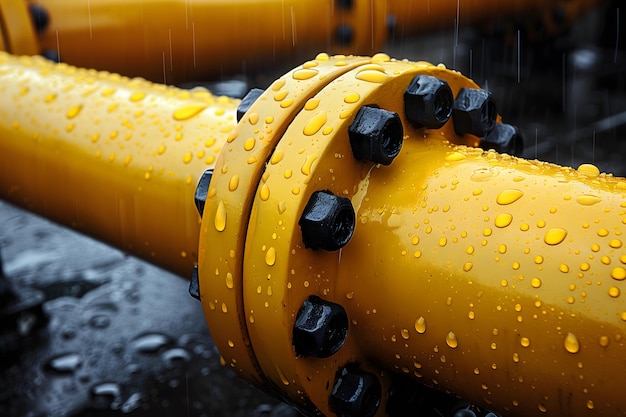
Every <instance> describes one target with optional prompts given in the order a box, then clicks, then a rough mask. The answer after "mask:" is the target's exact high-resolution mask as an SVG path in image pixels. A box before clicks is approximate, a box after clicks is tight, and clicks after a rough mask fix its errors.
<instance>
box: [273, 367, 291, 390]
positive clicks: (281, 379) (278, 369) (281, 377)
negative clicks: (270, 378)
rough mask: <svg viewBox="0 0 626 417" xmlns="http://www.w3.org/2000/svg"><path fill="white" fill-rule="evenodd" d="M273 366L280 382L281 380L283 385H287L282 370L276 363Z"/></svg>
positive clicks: (287, 380)
mask: <svg viewBox="0 0 626 417" xmlns="http://www.w3.org/2000/svg"><path fill="white" fill-rule="evenodd" d="M275 367H276V372H277V373H278V376H279V378H280V382H282V383H283V385H285V386H287V385H289V379H287V377H286V376H285V374H284V373H283V371H282V370H281V369H280V368H279V367H278V365H275Z"/></svg>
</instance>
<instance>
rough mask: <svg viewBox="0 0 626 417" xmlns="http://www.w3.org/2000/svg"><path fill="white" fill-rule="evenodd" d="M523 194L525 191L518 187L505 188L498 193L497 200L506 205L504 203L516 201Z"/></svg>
mask: <svg viewBox="0 0 626 417" xmlns="http://www.w3.org/2000/svg"><path fill="white" fill-rule="evenodd" d="M523 195H524V193H523V192H522V191H520V190H516V189H512V190H504V191H501V192H500V194H498V197H497V198H496V202H497V203H498V204H500V205H503V206H504V205H507V204H511V203H514V202H516V201H517V200H519V199H520V198H522V196H523Z"/></svg>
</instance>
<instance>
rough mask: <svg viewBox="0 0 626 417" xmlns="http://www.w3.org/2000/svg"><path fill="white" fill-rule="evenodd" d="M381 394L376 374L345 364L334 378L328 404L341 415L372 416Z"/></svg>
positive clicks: (353, 416) (352, 416)
mask: <svg viewBox="0 0 626 417" xmlns="http://www.w3.org/2000/svg"><path fill="white" fill-rule="evenodd" d="M381 395H382V394H381V387H380V382H379V381H378V378H376V375H374V374H371V373H369V372H365V371H362V370H360V369H358V368H356V367H354V366H347V367H345V368H344V369H343V370H342V371H341V374H340V375H339V376H338V377H337V379H336V380H335V385H334V386H333V391H332V393H331V396H330V404H331V407H332V408H333V411H335V412H336V414H337V415H339V416H341V417H373V416H374V415H375V414H376V411H378V407H379V406H380V399H381Z"/></svg>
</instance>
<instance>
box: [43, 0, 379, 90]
mask: <svg viewBox="0 0 626 417" xmlns="http://www.w3.org/2000/svg"><path fill="white" fill-rule="evenodd" d="M38 3H40V4H41V5H42V7H43V8H45V9H46V10H47V11H48V12H49V14H50V16H51V21H50V25H49V28H48V29H47V30H46V31H45V32H44V33H43V34H42V35H41V37H40V46H41V48H42V49H51V50H54V51H56V50H57V49H58V51H59V54H60V57H61V60H62V61H64V62H68V63H71V64H73V65H79V66H83V67H88V68H96V69H101V70H108V71H113V72H119V73H122V74H125V75H129V76H142V77H145V78H148V79H151V80H153V81H157V82H166V83H176V82H181V81H190V80H192V81H193V80H206V79H207V78H208V77H219V76H221V75H223V74H224V73H225V72H233V71H236V72H242V73H246V71H248V70H250V69H253V68H257V69H258V68H263V67H267V66H272V65H276V62H277V61H281V60H285V59H290V60H294V59H297V60H298V61H296V62H299V61H301V60H303V59H305V58H306V56H308V54H310V53H311V52H312V51H317V50H319V49H326V50H333V51H334V52H335V53H338V52H341V51H342V50H349V52H350V53H361V54H365V53H367V54H372V53H374V52H376V51H377V50H378V49H379V48H380V47H381V46H382V43H383V41H384V38H385V26H384V22H385V13H384V11H383V8H384V2H383V1H382V0H375V1H373V2H370V1H367V2H361V1H355V2H354V3H355V6H354V7H353V10H349V11H348V10H343V9H341V8H339V7H338V6H336V5H335V1H334V0H324V1H300V0H297V1H294V0H290V1H285V0H195V1H187V0H167V1H133V2H129V1H127V0H91V1H89V2H83V3H82V4H81V5H80V6H77V4H76V3H75V2H71V1H67V0H41V1H40V2H38ZM340 24H350V25H351V27H352V29H353V39H352V41H351V42H350V43H349V45H348V46H347V47H345V46H343V45H341V44H338V43H337V42H336V41H335V39H336V37H335V32H336V28H337V26H338V25H340ZM373 28H375V29H373ZM303 51H306V52H303ZM303 53H306V54H307V55H303Z"/></svg>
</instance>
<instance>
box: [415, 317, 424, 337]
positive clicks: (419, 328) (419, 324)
mask: <svg viewBox="0 0 626 417" xmlns="http://www.w3.org/2000/svg"><path fill="white" fill-rule="evenodd" d="M415 331H416V332H418V333H420V334H421V333H424V332H425V331H426V319H425V318H424V316H420V317H419V318H418V319H417V320H415Z"/></svg>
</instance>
